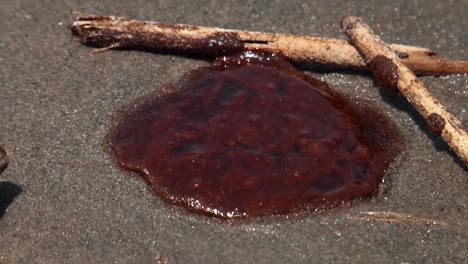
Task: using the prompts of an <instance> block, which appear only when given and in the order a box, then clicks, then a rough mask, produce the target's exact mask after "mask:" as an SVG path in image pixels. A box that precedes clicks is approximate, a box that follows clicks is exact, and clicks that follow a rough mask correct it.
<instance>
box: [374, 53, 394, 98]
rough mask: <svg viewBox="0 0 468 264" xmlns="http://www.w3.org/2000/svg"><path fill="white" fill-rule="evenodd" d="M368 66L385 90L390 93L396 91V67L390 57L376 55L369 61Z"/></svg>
mask: <svg viewBox="0 0 468 264" xmlns="http://www.w3.org/2000/svg"><path fill="white" fill-rule="evenodd" d="M369 66H370V68H371V70H372V73H373V74H374V78H375V79H376V80H377V82H378V83H379V84H380V86H381V87H382V88H383V90H384V91H385V92H387V93H389V94H392V95H395V94H397V93H398V88H397V85H398V67H397V66H396V65H395V63H393V62H392V60H391V59H389V58H387V57H385V56H382V55H378V56H375V57H374V58H373V59H372V60H371V61H370V63H369Z"/></svg>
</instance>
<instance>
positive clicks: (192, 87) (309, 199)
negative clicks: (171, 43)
mask: <svg viewBox="0 0 468 264" xmlns="http://www.w3.org/2000/svg"><path fill="white" fill-rule="evenodd" d="M180 86H181V87H180V90H179V91H178V92H175V93H173V94H170V95H168V96H165V97H164V99H162V100H151V101H147V102H145V103H142V104H141V105H140V106H139V107H138V108H137V110H134V111H129V112H128V113H126V114H124V115H123V117H122V118H121V120H120V121H119V122H118V124H117V125H116V127H115V129H114V130H113V131H112V132H111V133H110V135H109V143H110V148H111V151H112V153H113V154H114V155H115V157H116V160H117V161H118V163H119V164H120V166H121V167H122V168H124V169H127V170H131V171H135V172H138V173H140V174H141V175H142V176H143V177H144V178H145V180H146V181H147V182H148V183H149V184H150V185H151V187H152V188H153V189H154V190H155V192H156V193H157V194H158V195H159V196H161V197H162V198H163V199H164V200H166V201H169V202H171V203H174V204H177V205H183V206H185V207H187V208H188V209H189V210H192V211H197V212H201V213H205V214H209V215H213V216H216V217H220V218H235V217H248V216H262V215H269V214H283V213H288V212H296V211H303V210H305V209H317V208H324V207H328V206H333V205H337V204H341V203H343V202H347V201H350V200H352V199H355V198H363V197H370V196H371V195H372V194H373V193H375V191H376V190H377V189H378V187H379V184H380V183H381V181H382V177H383V176H384V174H385V170H386V169H387V167H388V166H389V164H390V162H391V161H392V160H394V158H395V157H396V156H397V154H398V153H399V152H400V151H401V141H400V137H399V136H398V135H399V133H398V131H397V130H396V127H395V126H394V125H393V123H391V122H389V121H388V120H387V119H386V118H385V117H384V116H382V115H381V114H379V113H377V112H376V111H373V110H371V109H370V108H366V107H363V108H355V107H351V105H350V104H348V103H347V101H346V100H344V99H343V98H342V97H340V96H339V95H337V94H335V93H334V92H332V91H331V90H330V89H329V88H328V86H327V85H326V84H325V83H323V82H321V81H319V80H316V79H314V78H311V77H309V76H307V75H305V74H303V73H302V72H301V71H299V70H297V69H296V68H294V67H293V66H292V65H291V64H289V63H288V62H287V61H286V60H284V59H283V58H282V57H281V56H279V55H271V54H254V53H251V52H247V53H242V54H240V55H238V56H231V57H222V58H219V59H217V60H216V61H215V62H214V63H213V64H212V65H211V66H210V67H205V68H200V69H197V70H194V71H192V72H190V73H189V74H188V75H187V76H186V77H185V78H184V80H183V81H182V82H181V84H180Z"/></svg>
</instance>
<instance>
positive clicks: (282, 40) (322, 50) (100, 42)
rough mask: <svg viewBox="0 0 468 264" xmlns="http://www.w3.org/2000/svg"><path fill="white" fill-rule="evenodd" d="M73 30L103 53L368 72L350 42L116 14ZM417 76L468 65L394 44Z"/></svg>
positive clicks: (84, 18)
mask: <svg viewBox="0 0 468 264" xmlns="http://www.w3.org/2000/svg"><path fill="white" fill-rule="evenodd" d="M71 30H72V32H73V34H74V35H75V36H77V37H78V39H79V41H80V42H81V43H83V44H85V45H89V46H93V47H97V48H100V49H98V51H102V50H108V49H114V48H120V49H137V50H146V51H152V52H172V53H177V54H195V55H199V56H203V55H204V56H213V57H214V56H219V55H224V54H230V53H234V52H238V51H243V50H258V49H261V50H266V51H270V52H280V53H282V54H283V55H285V56H286V57H288V58H289V59H291V60H292V61H294V62H296V63H307V64H311V65H316V66H318V67H325V68H335V69H352V70H368V67H367V65H366V63H365V62H364V60H363V59H362V57H361V56H360V54H359V52H358V51H357V50H356V48H354V47H353V46H352V45H350V44H349V43H348V42H347V41H345V40H340V39H328V38H316V37H307V36H297V35H287V34H275V33H264V32H253V31H241V30H230V29H222V28H212V27H199V26H191V25H181V24H164V23H159V22H149V21H137V20H131V19H127V18H122V17H114V16H96V15H88V14H76V20H75V21H74V22H73V24H72V26H71ZM391 48H392V49H393V50H394V51H395V52H397V54H398V55H399V56H400V58H401V60H402V62H403V63H404V64H405V65H407V66H408V67H409V68H410V69H412V70H413V71H414V72H416V73H418V74H427V75H446V74H454V73H468V62H467V61H456V60H447V59H444V58H441V57H439V56H437V55H436V53H435V52H433V51H431V50H429V49H426V48H421V47H414V46H405V45H397V44H393V45H391Z"/></svg>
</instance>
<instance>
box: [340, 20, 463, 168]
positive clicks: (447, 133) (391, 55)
mask: <svg viewBox="0 0 468 264" xmlns="http://www.w3.org/2000/svg"><path fill="white" fill-rule="evenodd" d="M342 28H343V30H344V32H345V34H346V35H347V36H348V37H349V39H350V40H351V42H352V43H353V45H354V46H355V47H356V48H357V49H358V50H359V51H360V52H361V53H362V54H363V56H364V59H365V61H366V62H367V63H368V64H369V66H370V68H371V70H372V72H373V74H374V77H375V78H376V79H377V81H378V82H379V83H380V84H381V86H384V87H387V88H393V89H395V88H396V89H398V91H400V93H401V94H402V95H403V96H404V97H405V98H406V99H407V100H408V101H409V102H410V103H411V104H412V105H413V106H414V107H415V108H416V110H417V111H418V112H419V114H421V115H422V116H423V117H424V119H425V120H426V122H427V124H428V125H429V127H430V128H431V130H432V131H434V132H435V133H437V134H440V135H441V136H442V138H443V139H444V140H445V142H447V144H448V145H449V146H450V148H451V149H452V150H453V151H454V152H455V153H456V154H457V155H458V157H460V159H461V160H462V161H463V162H465V164H468V132H467V131H466V130H464V129H463V127H462V125H461V123H460V121H458V120H457V119H456V118H455V117H454V116H453V115H452V114H450V113H449V112H448V111H447V110H446V109H445V107H444V106H443V105H442V104H441V103H440V102H439V101H438V100H437V99H436V98H435V97H434V96H432V95H431V94H430V93H429V91H428V90H427V88H426V87H425V86H424V84H423V83H422V82H421V81H420V80H419V79H418V78H417V77H416V76H415V75H414V74H413V72H412V71H411V70H410V69H408V68H407V67H406V66H405V65H404V64H403V63H402V62H401V60H400V59H399V58H398V56H397V54H395V52H394V51H393V50H392V49H391V48H390V47H389V46H388V45H387V44H385V43H384V42H383V41H382V39H380V38H379V37H378V36H376V35H375V34H374V33H373V32H372V30H371V29H370V28H369V26H367V25H366V24H365V23H364V22H363V21H362V20H361V19H360V18H358V17H347V18H345V19H344V20H343V21H342Z"/></svg>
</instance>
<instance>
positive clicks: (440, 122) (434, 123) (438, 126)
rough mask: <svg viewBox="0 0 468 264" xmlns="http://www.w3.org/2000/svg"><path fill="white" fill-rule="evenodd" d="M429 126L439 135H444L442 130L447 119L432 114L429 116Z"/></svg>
mask: <svg viewBox="0 0 468 264" xmlns="http://www.w3.org/2000/svg"><path fill="white" fill-rule="evenodd" d="M426 121H427V124H428V125H429V128H430V129H431V130H432V131H433V132H434V133H437V134H440V133H442V130H443V129H444V127H445V119H444V118H443V117H441V116H440V115H438V114H436V113H431V114H430V115H428V116H427V119H426Z"/></svg>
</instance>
